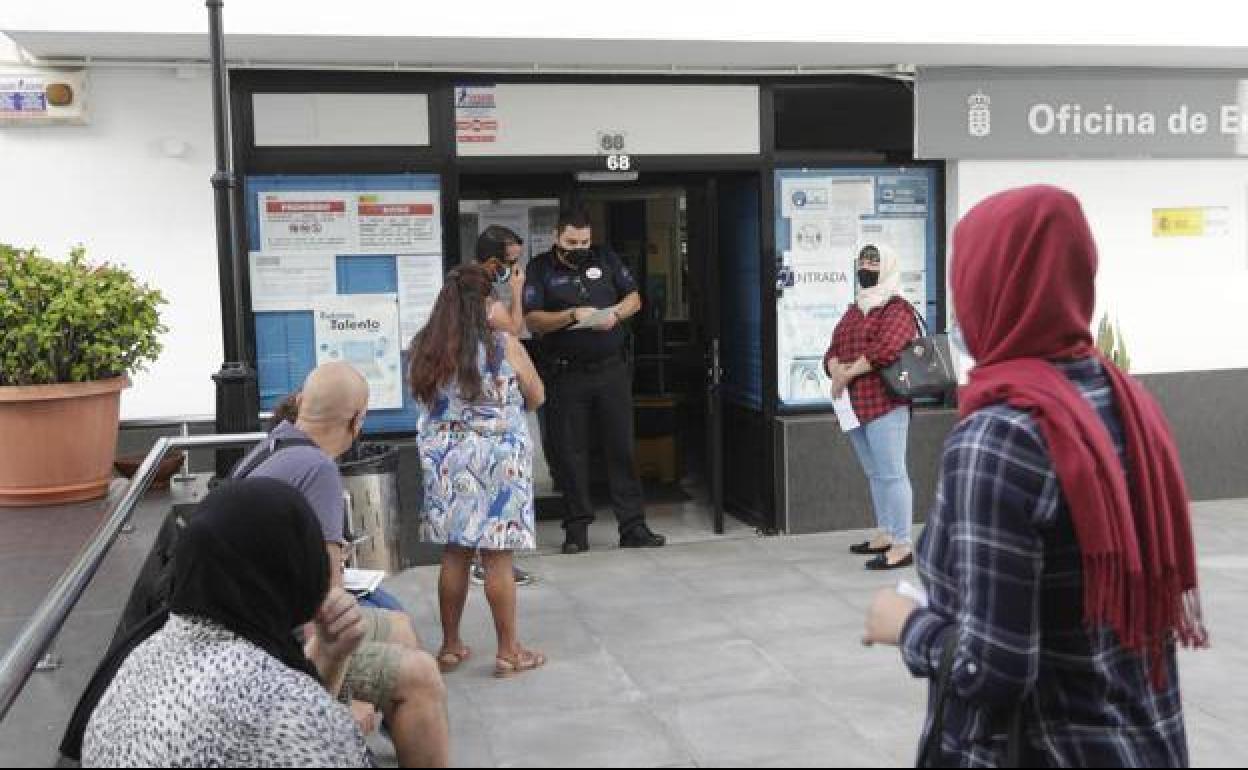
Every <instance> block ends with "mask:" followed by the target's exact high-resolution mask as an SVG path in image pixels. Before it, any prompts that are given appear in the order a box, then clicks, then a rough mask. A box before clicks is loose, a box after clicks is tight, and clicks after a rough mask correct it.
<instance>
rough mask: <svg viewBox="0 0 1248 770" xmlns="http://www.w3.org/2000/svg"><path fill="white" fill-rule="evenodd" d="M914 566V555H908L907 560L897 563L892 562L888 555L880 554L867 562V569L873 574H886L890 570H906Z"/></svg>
mask: <svg viewBox="0 0 1248 770" xmlns="http://www.w3.org/2000/svg"><path fill="white" fill-rule="evenodd" d="M913 566H914V554H912V553H908V554H906V556H905V558H903V559H901V560H900V561H897V562H890V561H889V560H888V556H887V555H886V554H880V555H879V556H877V557H875V558H874V559H872V560H871V561H869V562H867V569H869V570H871V571H873V572H884V571H886V570H890V569H905V568H906V567H913Z"/></svg>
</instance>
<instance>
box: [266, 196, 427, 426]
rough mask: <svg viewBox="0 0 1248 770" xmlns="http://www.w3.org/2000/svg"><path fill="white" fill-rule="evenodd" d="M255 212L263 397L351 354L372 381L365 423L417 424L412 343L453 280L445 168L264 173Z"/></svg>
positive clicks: (288, 389) (273, 400)
mask: <svg viewBox="0 0 1248 770" xmlns="http://www.w3.org/2000/svg"><path fill="white" fill-rule="evenodd" d="M247 212H248V222H249V226H250V227H249V241H250V244H251V253H250V255H249V265H250V278H251V305H252V312H253V313H254V314H255V322H256V358H257V369H258V374H259V380H260V404H261V408H262V409H266V410H268V409H272V408H273V407H274V406H276V405H277V403H278V402H279V401H280V400H281V399H282V398H283V397H285V396H286V395H287V394H289V393H292V392H294V391H296V390H298V389H299V388H300V387H301V385H302V383H303V381H304V379H305V378H306V377H307V375H308V373H309V372H311V371H312V369H314V368H315V367H316V366H318V365H320V364H323V363H326V362H330V361H345V362H347V363H350V364H351V365H352V366H354V367H355V368H356V369H357V370H359V372H360V373H361V374H363V375H364V377H365V378H366V379H367V380H368V383H369V391H370V401H369V407H370V410H369V416H368V420H367V421H366V422H365V429H366V430H367V431H368V432H370V433H397V432H410V431H414V430H415V429H416V420H417V414H416V408H415V405H414V403H413V401H412V398H411V396H410V394H409V393H408V388H407V383H406V371H407V366H406V351H407V347H408V345H409V343H410V342H411V339H412V337H413V336H415V334H416V333H417V332H419V331H420V329H421V328H422V327H423V326H424V324H425V322H426V321H427V320H428V318H429V314H430V312H431V310H432V308H433V303H434V302H435V301H436V299H437V296H438V292H440V291H441V289H442V275H443V255H442V203H441V191H440V184H439V179H438V177H437V176H436V175H431V174H391V175H360V176H335V175H314V176H312V175H299V176H269V177H252V178H249V179H248V180H247Z"/></svg>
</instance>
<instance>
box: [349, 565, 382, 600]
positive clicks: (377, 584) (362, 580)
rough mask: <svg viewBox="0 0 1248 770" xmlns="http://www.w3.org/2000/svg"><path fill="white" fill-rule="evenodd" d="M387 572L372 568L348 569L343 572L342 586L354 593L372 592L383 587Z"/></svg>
mask: <svg viewBox="0 0 1248 770" xmlns="http://www.w3.org/2000/svg"><path fill="white" fill-rule="evenodd" d="M385 579H386V573H384V572H382V571H381V570H372V569H347V570H344V571H343V573H342V587H343V588H345V589H347V591H349V592H350V593H353V594H359V595H361V596H362V595H364V594H371V593H372V592H373V591H376V590H377V589H378V588H381V581H383V580H385Z"/></svg>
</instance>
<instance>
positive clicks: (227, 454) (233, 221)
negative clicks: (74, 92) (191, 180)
mask: <svg viewBox="0 0 1248 770" xmlns="http://www.w3.org/2000/svg"><path fill="white" fill-rule="evenodd" d="M205 5H206V6H207V8H208V35H209V42H210V45H211V47H212V119H213V135H214V137H213V138H214V146H215V150H216V161H217V167H216V171H215V172H214V173H213V175H212V189H213V201H214V205H215V208H216V230H217V264H218V269H219V272H220V275H221V327H222V331H223V341H224V343H225V362H224V363H223V364H222V365H221V370H220V371H219V372H217V373H216V374H214V375H213V376H212V379H213V381H215V382H216V385H217V413H216V432H217V433H219V434H225V433H249V432H252V431H255V430H257V429H258V428H259V423H260V394H259V389H258V386H257V381H256V372H255V370H254V369H252V367H251V365H250V364H248V363H247V332H246V328H247V324H246V323H245V321H246V319H245V318H243V288H242V273H243V265H242V261H241V259H240V254H239V251H238V237H237V236H238V211H237V205H236V189H237V185H238V182H237V179H236V178H235V176H234V171H233V169H232V161H231V158H232V157H233V156H232V153H231V141H230V139H231V137H230V112H229V110H230V107H229V104H230V102H229V99H230V81H229V72H228V71H227V69H226V64H225V29H224V26H223V24H222V21H221V14H222V8H223V7H224V5H225V3H224V0H206V3H205ZM241 456H242V452H241V451H239V450H236V449H234V450H222V451H218V452H217V457H216V471H217V477H218V478H225V477H226V476H227V475H229V472H230V470H231V469H232V468H233V467H234V465H235V463H237V462H238V460H239V459H240V458H241Z"/></svg>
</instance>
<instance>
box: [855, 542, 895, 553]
mask: <svg viewBox="0 0 1248 770" xmlns="http://www.w3.org/2000/svg"><path fill="white" fill-rule="evenodd" d="M890 548H892V546H891V545H886V546H882V547H880V548H873V547H871V541H870V540H868V541H866V542H865V543H858V544H857V545H851V546H850V547H849V552H850V553H852V554H854V555H856V556H875V555H876V554H881V553H888V551H889V549H890Z"/></svg>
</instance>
